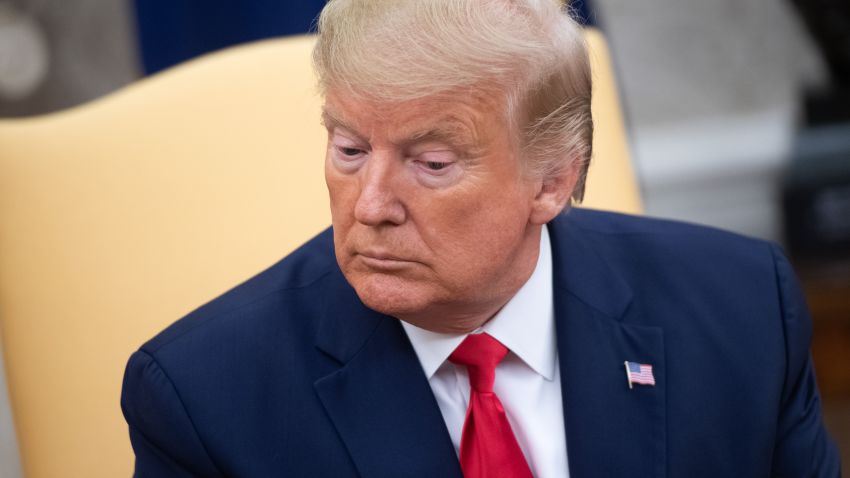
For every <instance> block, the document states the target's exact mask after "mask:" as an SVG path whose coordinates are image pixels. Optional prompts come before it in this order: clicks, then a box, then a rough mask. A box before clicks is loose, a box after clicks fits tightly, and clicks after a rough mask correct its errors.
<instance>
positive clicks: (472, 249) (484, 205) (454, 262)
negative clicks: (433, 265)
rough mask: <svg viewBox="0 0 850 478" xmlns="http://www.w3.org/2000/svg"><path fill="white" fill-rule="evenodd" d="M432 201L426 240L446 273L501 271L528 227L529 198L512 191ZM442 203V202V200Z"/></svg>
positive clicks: (510, 189)
mask: <svg viewBox="0 0 850 478" xmlns="http://www.w3.org/2000/svg"><path fill="white" fill-rule="evenodd" d="M449 201H450V202H449V205H448V206H446V205H444V204H437V203H438V201H432V203H431V204H430V205H429V208H428V209H427V210H428V211H439V214H428V215H427V216H428V217H423V220H422V224H423V227H422V228H421V229H420V230H421V231H423V236H424V237H423V239H424V240H425V242H426V243H428V245H429V246H430V247H431V250H432V251H433V252H434V256H435V258H437V259H438V263H439V265H441V266H442V268H444V270H450V271H452V274H454V275H457V276H459V277H460V276H474V275H478V274H487V273H489V272H492V271H494V270H498V269H499V268H500V267H501V266H502V264H503V263H504V262H509V261H508V258H509V257H510V256H511V255H512V254H513V252H514V251H515V250H516V248H517V247H518V246H519V243H520V242H521V241H522V238H523V237H524V234H525V230H526V227H527V225H528V207H529V206H528V204H526V202H527V199H526V198H525V197H524V196H523V195H522V194H520V193H519V191H517V190H514V189H513V188H510V187H507V188H506V189H503V190H502V191H501V192H500V193H495V194H493V193H490V194H486V193H483V192H482V193H480V194H468V195H464V197H463V198H462V199H461V198H455V199H451V200H449ZM439 202H442V201H439Z"/></svg>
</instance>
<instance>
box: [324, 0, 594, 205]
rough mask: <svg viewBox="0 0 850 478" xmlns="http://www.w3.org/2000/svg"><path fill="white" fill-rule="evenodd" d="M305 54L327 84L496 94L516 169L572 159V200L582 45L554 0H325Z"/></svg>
mask: <svg viewBox="0 0 850 478" xmlns="http://www.w3.org/2000/svg"><path fill="white" fill-rule="evenodd" d="M318 32H319V39H318V43H317V44H316V47H315V49H314V51H313V64H314V67H315V69H316V72H317V74H318V78H319V88H320V91H321V92H322V93H323V94H326V93H327V91H329V90H330V89H334V90H345V91H346V93H348V94H352V95H359V96H363V97H368V98H370V99H372V100H379V101H389V102H393V101H407V100H413V99H417V98H423V97H428V96H432V95H437V94H441V93H446V92H451V91H463V90H464V89H468V88H491V89H493V90H494V91H495V92H500V93H502V94H503V95H504V98H505V101H506V110H507V112H508V114H509V119H510V121H511V123H512V124H513V125H514V126H515V127H516V128H517V131H519V132H520V138H519V140H520V144H521V152H522V155H523V156H524V157H525V165H526V167H527V168H526V169H527V170H528V171H530V172H531V173H533V174H536V175H539V176H540V177H543V178H547V177H554V176H557V175H559V174H561V173H563V172H564V171H566V170H567V169H570V168H576V169H577V170H578V172H579V179H578V182H577V184H576V187H575V188H574V190H573V191H572V198H573V199H574V200H576V201H581V199H582V196H583V195H584V182H585V176H586V175H587V167H588V165H589V163H590V156H591V152H592V151H591V143H592V137H593V121H592V118H591V113H590V98H591V80H590V66H589V62H588V59H587V50H586V46H585V43H584V40H583V36H582V34H581V30H580V27H579V25H578V24H577V23H576V22H575V21H574V20H573V19H572V18H571V17H570V16H569V15H568V14H566V13H564V12H563V9H562V6H561V4H560V2H558V1H557V0H330V1H329V2H328V4H327V5H326V6H325V8H324V10H322V13H321V15H320V17H319V20H318Z"/></svg>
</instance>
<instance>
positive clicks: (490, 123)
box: [322, 92, 506, 143]
mask: <svg viewBox="0 0 850 478" xmlns="http://www.w3.org/2000/svg"><path fill="white" fill-rule="evenodd" d="M500 106H501V105H499V104H497V103H496V102H495V101H493V99H492V97H490V98H488V97H487V96H486V95H483V94H467V95H461V94H451V95H450V94H445V95H439V96H431V97H427V98H419V99H414V100H407V101H379V100H370V99H363V98H358V97H356V96H343V95H339V94H336V93H334V92H329V93H328V94H327V96H326V98H325V105H324V108H323V113H322V120H323V122H324V123H325V125H326V126H327V127H328V128H329V129H333V128H336V127H342V128H345V129H346V130H349V131H350V132H351V133H353V134H357V135H359V136H362V137H364V138H366V139H371V138H374V137H376V136H379V137H384V136H385V137H386V139H388V140H391V141H409V140H416V139H422V138H424V137H427V136H433V135H436V136H440V137H445V138H446V139H454V140H464V141H466V142H473V143H477V142H480V141H482V140H483V139H485V138H486V137H487V136H490V135H492V134H494V133H496V131H497V130H500V129H501V128H502V127H503V126H504V125H505V123H506V121H505V114H504V110H503V108H501V107H500ZM499 133H503V132H502V131H499Z"/></svg>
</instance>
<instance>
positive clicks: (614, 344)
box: [549, 217, 666, 478]
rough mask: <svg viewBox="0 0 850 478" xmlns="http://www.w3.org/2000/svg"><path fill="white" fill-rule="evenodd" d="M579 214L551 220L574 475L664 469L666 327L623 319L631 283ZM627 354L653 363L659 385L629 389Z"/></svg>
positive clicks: (645, 473) (646, 473)
mask: <svg viewBox="0 0 850 478" xmlns="http://www.w3.org/2000/svg"><path fill="white" fill-rule="evenodd" d="M571 222H572V219H571V218H568V217H567V218H559V219H557V220H556V221H554V222H553V223H551V224H550V227H549V232H550V237H551V238H552V256H553V258H552V259H553V266H554V267H553V270H554V277H553V281H554V291H555V295H554V297H555V317H556V330H557V335H558V337H557V339H558V340H557V341H558V355H559V367H560V373H561V384H562V385H561V388H562V390H561V391H562V397H563V405H564V422H565V427H566V436H567V454H568V459H569V468H570V476H571V477H573V478H581V477H586V476H631V477H663V476H664V475H665V461H666V404H665V380H664V371H665V369H666V367H665V363H664V338H663V331H662V330H661V328H659V327H651V326H644V325H635V324H629V323H625V322H624V321H623V318H624V316H625V315H626V314H627V312H628V309H629V306H630V304H631V301H632V292H631V289H630V287H629V286H628V284H627V283H626V282H625V281H624V280H623V279H622V277H620V276H619V275H618V274H617V273H616V271H614V270H613V269H612V268H611V267H610V266H608V263H607V262H606V261H605V260H604V258H603V257H602V256H601V255H600V253H599V252H598V248H597V247H595V246H594V245H593V244H592V243H591V240H590V239H589V238H588V237H587V234H588V233H587V232H577V231H576V230H575V229H576V226H575V225H574V224H571ZM626 360H628V361H633V362H640V363H645V364H651V365H652V366H653V372H654V376H655V381H656V385H655V386H654V387H653V386H645V385H635V386H634V388H633V389H629V386H628V381H627V378H626V371H625V366H624V364H623V362H624V361H626Z"/></svg>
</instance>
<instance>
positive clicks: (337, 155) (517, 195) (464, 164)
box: [324, 92, 548, 331]
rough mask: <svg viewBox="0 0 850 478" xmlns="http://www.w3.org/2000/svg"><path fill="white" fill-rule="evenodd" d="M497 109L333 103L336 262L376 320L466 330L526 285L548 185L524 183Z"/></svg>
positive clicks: (493, 105) (459, 103)
mask: <svg viewBox="0 0 850 478" xmlns="http://www.w3.org/2000/svg"><path fill="white" fill-rule="evenodd" d="M500 103H501V102H499V103H497V102H496V101H494V100H493V99H492V96H489V97H488V96H486V95H480V96H476V95H474V94H465V95H453V96H442V97H431V98H426V99H421V100H414V101H409V102H404V103H395V104H378V103H374V102H367V101H364V100H354V99H350V98H345V97H342V96H337V95H335V94H333V92H330V93H329V94H328V95H327V98H326V104H325V114H324V122H325V125H326V127H327V129H328V149H327V156H326V161H325V178H326V181H327V186H328V191H329V193H330V202H331V214H332V216H333V227H334V245H335V250H336V258H337V261H338V262H339V265H340V268H341V269H342V271H343V273H344V275H345V277H346V279H347V280H348V281H349V282H350V283H351V285H352V286H353V287H354V288H355V289H356V291H357V294H358V296H359V297H360V299H361V300H362V301H363V302H364V303H365V304H366V305H367V306H369V307H370V308H372V309H374V310H377V311H379V312H383V313H385V314H389V315H393V316H395V317H398V318H401V319H403V320H407V321H409V322H411V323H414V324H415V325H418V326H420V327H424V328H430V329H432V330H440V331H450V330H459V329H463V328H467V326H469V325H475V326H477V325H480V324H473V322H476V321H477V322H480V321H481V320H487V319H488V318H489V317H490V316H492V314H494V313H495V312H496V311H498V309H499V308H500V307H501V306H502V305H504V303H505V302H506V301H507V300H508V299H509V298H510V297H511V296H513V294H514V293H515V292H516V290H518V288H519V287H520V286H521V285H522V284H523V283H524V282H525V281H526V280H527V279H528V277H529V276H530V274H531V272H532V271H533V268H534V264H535V261H536V258H537V253H538V245H539V234H540V224H535V223H534V222H535V221H534V220H533V218H532V216H533V212H534V208H535V197H536V196H537V195H538V193H539V191H540V182H539V181H533V180H530V179H527V178H526V177H525V176H524V175H523V173H522V167H521V163H520V160H519V158H518V157H517V153H516V151H517V148H516V142H517V140H516V138H515V137H514V133H513V132H512V128H510V126H509V123H508V122H507V118H506V117H505V116H506V115H505V114H504V110H503V109H502V108H503V107H502V106H501V104H500ZM547 220H548V218H547ZM538 222H539V221H538ZM329 300H333V299H332V298H329ZM482 314H483V315H486V317H483V316H482ZM482 317H483V319H482ZM473 328H474V327H473Z"/></svg>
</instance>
